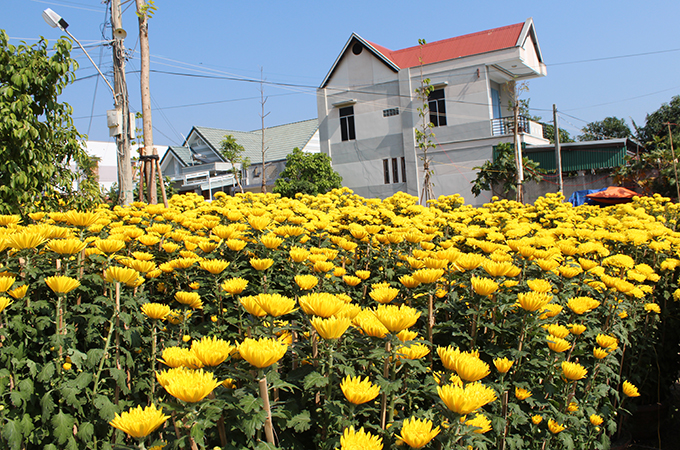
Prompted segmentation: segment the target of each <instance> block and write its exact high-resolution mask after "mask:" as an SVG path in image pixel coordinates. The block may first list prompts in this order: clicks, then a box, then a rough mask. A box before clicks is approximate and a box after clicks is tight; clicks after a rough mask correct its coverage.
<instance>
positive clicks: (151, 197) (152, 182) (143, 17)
mask: <svg viewBox="0 0 680 450" xmlns="http://www.w3.org/2000/svg"><path fill="white" fill-rule="evenodd" d="M136 1H137V18H138V20H139V51H140V57H141V60H142V63H141V73H140V74H139V79H140V87H141V91H142V122H143V132H144V148H143V150H142V154H141V158H140V160H141V163H142V168H141V170H140V180H139V186H140V194H139V196H140V199H141V198H142V186H143V185H144V183H142V179H144V180H145V181H146V195H147V199H148V201H149V203H151V204H156V203H158V198H157V195H156V176H155V172H156V161H157V160H158V155H154V151H153V128H152V123H151V92H150V89H149V22H148V19H149V15H148V5H147V4H146V1H145V0H136ZM142 174H143V177H142V176H141V175H142Z"/></svg>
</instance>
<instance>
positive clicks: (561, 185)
mask: <svg viewBox="0 0 680 450" xmlns="http://www.w3.org/2000/svg"><path fill="white" fill-rule="evenodd" d="M553 124H554V125H555V163H556V165H557V182H558V186H559V189H560V190H559V192H560V194H564V179H563V178H562V149H561V148H560V126H559V124H558V123H557V106H555V105H554V104H553Z"/></svg>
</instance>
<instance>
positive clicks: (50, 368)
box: [37, 361, 55, 383]
mask: <svg viewBox="0 0 680 450" xmlns="http://www.w3.org/2000/svg"><path fill="white" fill-rule="evenodd" d="M54 371H55V367H54V363H53V362H52V361H50V362H48V363H47V364H45V365H44V366H43V368H42V370H41V371H40V373H39V374H38V378H37V380H38V381H39V382H41V383H45V382H47V381H49V380H51V379H52V375H54Z"/></svg>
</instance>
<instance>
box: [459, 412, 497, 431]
mask: <svg viewBox="0 0 680 450" xmlns="http://www.w3.org/2000/svg"><path fill="white" fill-rule="evenodd" d="M465 425H469V426H471V427H475V428H477V429H476V430H475V431H474V433H479V434H484V433H486V432H488V431H491V421H490V420H489V419H488V418H487V417H486V416H485V415H483V414H479V413H478V414H475V417H473V418H472V419H469V420H466V421H465Z"/></svg>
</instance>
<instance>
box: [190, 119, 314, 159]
mask: <svg viewBox="0 0 680 450" xmlns="http://www.w3.org/2000/svg"><path fill="white" fill-rule="evenodd" d="M318 128H319V120H318V119H310V120H305V121H302V122H294V123H288V124H285V125H279V126H275V127H270V128H265V130H264V138H265V147H267V148H268V149H267V151H266V154H265V158H266V160H267V162H270V161H280V160H284V159H286V156H287V155H288V154H289V153H291V152H292V151H293V148H295V147H298V148H299V149H300V150H302V149H303V148H304V147H305V146H306V145H307V143H308V142H309V141H310V139H311V138H312V136H314V133H316V130H317V129H318ZM193 131H196V132H197V133H198V134H199V135H200V136H201V137H202V138H203V140H204V141H205V142H206V143H207V144H208V146H210V147H211V149H212V150H213V151H215V152H216V153H217V154H219V148H220V142H222V140H223V139H224V136H225V135H227V134H231V135H232V136H234V138H235V139H236V142H237V143H238V144H240V145H242V146H243V148H244V156H246V157H248V158H250V160H251V162H252V163H253V164H258V163H262V137H261V136H262V130H259V129H258V130H254V131H236V130H224V129H220V128H208V127H194V128H193V130H192V132H193ZM190 134H191V133H190ZM220 157H221V156H220Z"/></svg>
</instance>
